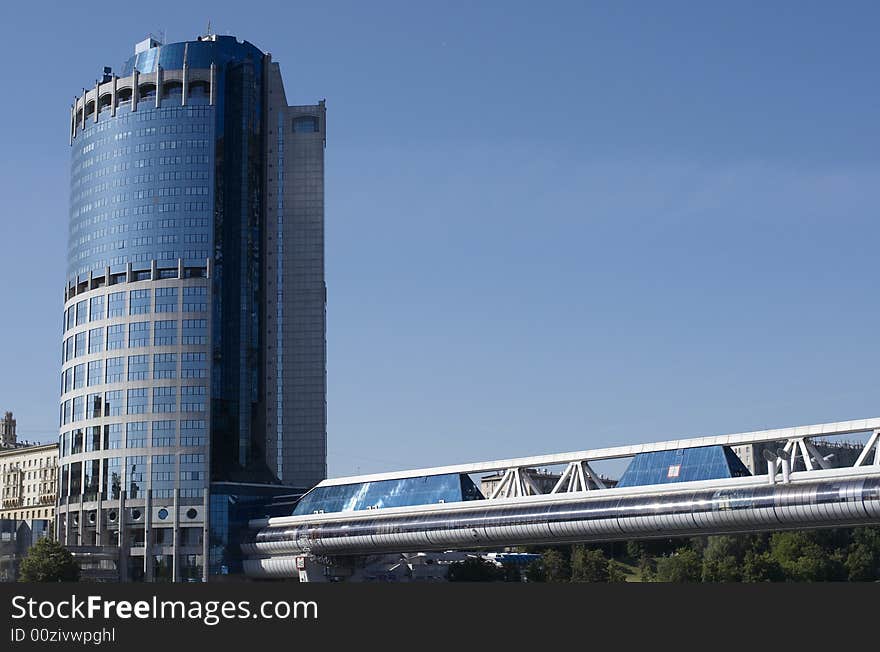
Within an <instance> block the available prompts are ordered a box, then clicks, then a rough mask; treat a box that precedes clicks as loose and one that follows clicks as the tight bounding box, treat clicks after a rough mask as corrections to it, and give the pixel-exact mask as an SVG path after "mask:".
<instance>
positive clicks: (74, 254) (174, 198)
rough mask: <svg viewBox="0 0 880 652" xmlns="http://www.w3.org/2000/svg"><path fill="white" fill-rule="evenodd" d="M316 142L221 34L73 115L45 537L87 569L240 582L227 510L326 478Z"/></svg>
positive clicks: (309, 114)
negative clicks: (53, 480) (50, 502)
mask: <svg viewBox="0 0 880 652" xmlns="http://www.w3.org/2000/svg"><path fill="white" fill-rule="evenodd" d="M325 137H326V123H325V107H324V102H323V101H321V102H319V103H318V104H316V105H306V106H288V104H287V100H286V97H285V93H284V86H283V83H282V79H281V72H280V69H279V66H278V64H277V63H274V62H273V61H272V59H271V55H269V54H264V53H263V52H261V51H260V50H259V49H257V48H256V47H255V46H253V45H252V44H250V43H248V42H242V41H238V40H237V39H236V38H235V37H232V36H217V35H207V36H202V37H200V38H198V39H197V40H195V41H187V42H182V43H171V44H167V45H165V44H162V43H160V42H158V41H157V40H155V39H153V38H148V39H146V40H145V41H143V42H141V43H138V44H137V45H136V46H135V53H134V56H133V57H131V58H130V59H129V60H128V61H127V62H126V63H125V64H124V65H123V68H122V71H121V74H120V75H118V76H117V75H116V74H113V72H112V70H111V69H110V68H104V72H103V76H102V78H101V79H100V80H96V82H95V84H94V87H91V88H89V89H83V92H82V94H81V95H80V96H78V97H77V98H76V100H75V102H74V104H73V106H72V107H71V114H70V145H71V149H72V153H71V187H70V234H69V248H68V266H67V280H66V283H65V287H64V324H63V331H64V335H63V346H62V373H61V381H60V382H61V410H60V437H59V454H60V464H61V475H60V486H59V492H58V493H59V499H58V502H59V504H58V510H57V512H58V517H57V523H56V532H57V536H58V538H59V539H60V540H61V541H63V542H65V543H66V544H68V545H70V546H71V547H73V548H74V549H77V548H79V549H80V550H81V551H92V554H91V557H86V556H84V559H93V560H94V563H95V565H96V566H100V567H103V568H106V567H114V565H115V566H116V567H118V569H119V572H120V575H121V577H122V578H123V579H129V580H132V579H133V580H137V579H145V580H157V581H159V580H171V579H174V580H181V579H192V580H195V579H205V578H207V577H208V576H209V575H210V574H223V573H226V572H232V571H230V564H231V565H233V566H234V565H235V559H236V553H237V550H236V548H237V545H236V543H235V536H234V532H233V530H234V529H235V528H236V527H238V526H239V525H241V524H240V523H235V522H234V521H235V517H234V516H233V511H234V510H233V509H232V506H235V507H236V509H239V511H237V512H235V514H238V515H239V516H238V518H242V517H241V514H242V512H241V511H240V507H241V506H242V505H246V504H248V503H249V502H250V501H253V502H254V504H258V503H259V501H260V499H261V497H263V496H265V495H267V494H271V493H277V492H282V491H283V492H287V493H291V492H292V491H295V490H298V489H300V490H302V489H306V488H308V487H310V486H312V485H313V484H315V483H316V482H318V481H319V480H321V479H323V478H324V477H325V474H326V373H325V369H326V344H325V305H326V288H325V284H324V145H325ZM93 549H94V550H93Z"/></svg>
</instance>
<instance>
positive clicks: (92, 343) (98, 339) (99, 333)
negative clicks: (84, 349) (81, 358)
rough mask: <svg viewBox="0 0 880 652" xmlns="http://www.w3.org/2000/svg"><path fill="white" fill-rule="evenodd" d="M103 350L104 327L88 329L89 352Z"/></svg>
mask: <svg viewBox="0 0 880 652" xmlns="http://www.w3.org/2000/svg"><path fill="white" fill-rule="evenodd" d="M103 350H104V329H103V328H92V329H90V330H89V353H100V352H101V351H103Z"/></svg>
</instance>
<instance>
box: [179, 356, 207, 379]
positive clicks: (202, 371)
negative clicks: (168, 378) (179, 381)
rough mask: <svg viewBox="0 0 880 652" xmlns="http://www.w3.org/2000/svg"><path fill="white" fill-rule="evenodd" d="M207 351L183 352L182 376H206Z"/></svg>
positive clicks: (181, 358) (181, 361)
mask: <svg viewBox="0 0 880 652" xmlns="http://www.w3.org/2000/svg"><path fill="white" fill-rule="evenodd" d="M207 368H208V363H207V354H206V353H182V354H181V357H180V377H181V378H205V377H206V376H207V373H208V372H207Z"/></svg>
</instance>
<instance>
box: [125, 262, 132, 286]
mask: <svg viewBox="0 0 880 652" xmlns="http://www.w3.org/2000/svg"><path fill="white" fill-rule="evenodd" d="M133 280H134V273H133V272H132V271H131V263H126V265H125V282H126V283H131V282H132V281H133Z"/></svg>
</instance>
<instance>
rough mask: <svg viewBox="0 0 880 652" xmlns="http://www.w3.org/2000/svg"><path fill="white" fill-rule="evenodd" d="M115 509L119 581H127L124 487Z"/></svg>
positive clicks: (127, 545)
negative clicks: (117, 527) (117, 531)
mask: <svg viewBox="0 0 880 652" xmlns="http://www.w3.org/2000/svg"><path fill="white" fill-rule="evenodd" d="M124 460H125V458H124V457H123V461H124ZM122 468H123V469H125V466H123V467H122ZM122 486H123V487H124V486H125V485H124V484H123V485H122ZM107 489H108V490H109V489H110V487H109V486H108V487H107ZM117 509H118V510H119V515H118V517H117V519H116V521H117V523H118V524H119V537H118V538H117V540H116V545H117V546H119V561H118V562H117V563H118V564H119V565H118V570H119V581H120V582H126V581H128V551H129V544H128V532H126V521H127V519H126V518H125V516H126V514H125V489H121V490H120V491H119V506H118V507H117Z"/></svg>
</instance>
